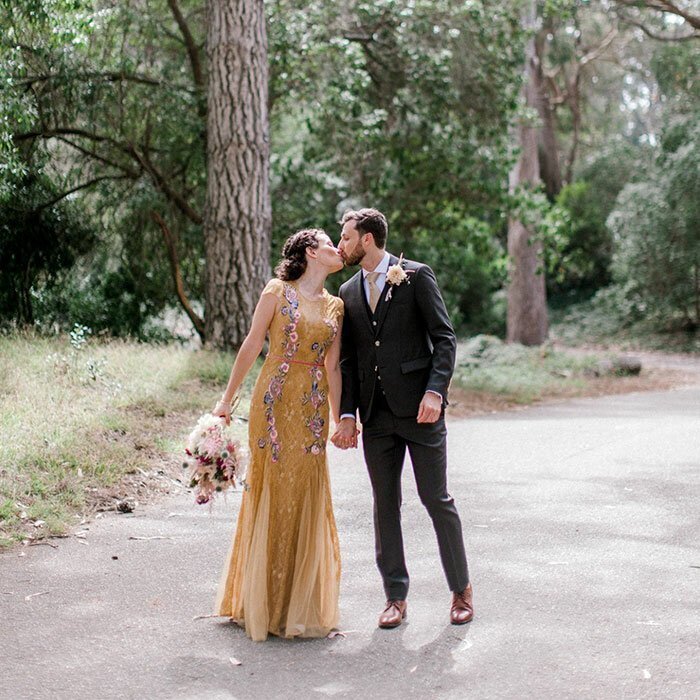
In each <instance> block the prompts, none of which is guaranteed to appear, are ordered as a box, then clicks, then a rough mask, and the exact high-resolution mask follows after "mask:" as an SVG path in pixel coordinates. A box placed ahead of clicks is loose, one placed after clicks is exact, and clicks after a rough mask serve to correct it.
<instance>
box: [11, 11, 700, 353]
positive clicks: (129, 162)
mask: <svg viewBox="0 0 700 700" xmlns="http://www.w3.org/2000/svg"><path fill="white" fill-rule="evenodd" d="M217 4H221V3H211V4H210V5H217ZM233 4H234V5H236V6H240V8H243V9H245V7H246V6H252V5H257V4H258V3H246V2H237V3H233ZM264 9H265V13H266V22H265V24H266V31H267V65H268V67H269V74H268V76H267V85H266V90H267V92H266V94H267V100H266V108H267V111H268V114H269V188H270V190H269V199H270V202H271V217H270V218H269V221H267V220H264V221H261V225H262V227H263V229H264V233H263V234H261V235H258V234H257V233H256V232H255V230H254V229H251V230H247V229H246V230H244V229H243V228H241V229H240V239H241V240H242V241H244V242H245V238H246V237H253V238H255V237H256V236H257V237H258V239H259V242H260V245H261V247H260V250H262V251H263V252H262V253H261V255H263V256H264V257H269V259H266V260H265V261H264V263H265V264H264V265H263V272H264V273H265V274H269V269H270V265H274V261H275V260H276V258H277V255H278V252H279V249H280V244H281V241H282V240H283V239H284V238H285V237H286V236H287V235H289V234H290V233H291V232H293V231H294V230H296V229H298V228H301V227H305V226H314V227H323V228H325V229H326V230H327V231H328V232H329V233H330V235H331V236H332V237H333V238H336V237H337V231H338V226H337V223H336V222H337V220H338V218H339V216H340V215H341V214H342V212H343V211H344V210H345V209H347V208H349V207H356V206H370V205H371V206H376V207H378V208H380V209H381V210H383V211H384V212H386V213H387V215H388V217H389V220H390V240H389V245H388V247H389V249H390V250H392V251H393V252H396V253H399V252H401V251H403V252H404V254H405V255H406V256H407V257H411V258H415V259H418V260H422V261H425V262H427V263H429V264H431V265H432V266H433V267H434V269H435V271H436V273H437V276H438V279H439V281H440V283H441V286H442V289H443V291H444V294H445V298H446V302H447V305H448V308H449V310H450V313H451V315H452V318H453V320H454V322H455V324H456V325H457V326H458V327H459V329H460V331H461V332H462V333H463V334H472V333H492V334H496V335H501V336H505V334H506V318H507V308H506V307H507V304H508V295H507V289H508V284H509V270H510V269H511V263H512V259H511V261H510V263H509V257H508V235H509V226H512V222H513V221H514V220H518V221H521V222H524V224H525V226H526V227H527V229H528V231H529V232H530V236H531V240H530V245H533V244H534V246H535V248H536V249H537V251H538V254H539V263H538V270H537V273H538V275H539V276H540V279H541V276H542V275H544V278H545V280H546V296H547V300H548V302H549V323H550V325H551V324H552V323H554V330H555V332H556V333H558V334H559V335H560V336H561V337H563V338H565V339H566V340H569V341H571V342H578V341H582V340H587V341H596V340H598V341H599V340H601V339H604V338H605V339H614V338H615V337H619V336H620V334H624V333H632V334H633V335H635V336H638V337H645V336H646V337H652V336H654V337H656V338H657V339H658V338H660V339H661V340H660V341H658V342H662V343H663V344H673V345H676V346H678V347H683V348H687V349H697V347H698V344H697V340H696V331H697V327H698V323H699V322H700V267H699V266H700V119H699V117H700V83H699V81H698V67H699V66H700V41H699V38H700V12H698V9H697V5H694V4H693V3H691V2H690V1H688V0H675V1H674V2H665V1H664V2H661V1H660V0H641V1H636V0H617V1H615V0H601V1H599V0H589V1H585V0H578V1H567V0H546V1H545V2H537V3H532V2H517V1H516V0H506V1H505V2H489V1H486V0H484V1H480V0H467V1H466V2H457V1H453V0H432V1H427V0H373V2H365V1H364V0H354V1H348V2H345V3H330V2H322V1H320V0H311V1H310V2H309V1H305V2H301V1H298V0H270V1H269V2H266V3H265V5H264ZM241 11H243V10H241ZM211 16H212V10H211V7H210V10H209V13H208V12H207V7H206V4H205V3H204V2H203V1H199V0H198V1H193V0H149V1H148V2H146V0H120V1H119V2H116V1H114V2H112V1H109V0H105V1H100V2H94V1H88V0H20V1H18V2H10V1H9V0H0V28H1V30H2V31H1V34H0V254H1V259H2V263H1V265H0V320H1V322H2V324H4V327H5V328H15V327H17V326H25V325H30V326H33V327H35V328H37V329H39V330H41V331H45V332H57V331H61V332H62V331H63V330H66V329H70V328H72V327H73V326H74V324H76V323H77V324H84V325H85V326H89V327H90V328H91V329H92V330H93V332H95V333H97V332H104V333H105V334H109V335H114V336H130V337H134V338H138V339H142V340H149V341H154V340H166V339H169V338H172V337H174V336H175V337H183V338H191V337H196V332H197V326H198V324H199V328H198V330H199V332H200V335H201V334H202V333H203V332H204V331H203V325H202V323H203V321H202V317H203V316H204V314H205V306H206V304H205V297H206V285H207V280H206V267H207V265H206V260H207V255H206V251H205V242H206V235H207V233H206V226H205V220H206V214H205V213H206V210H207V154H208V143H207V141H208V137H209V139H211V134H212V131H211V119H210V121H209V122H208V121H207V112H208V103H207V89H208V81H209V79H210V78H209V75H210V65H209V63H210V60H211V57H212V55H214V54H213V53H212V52H211V51H210V52H207V50H206V37H207V31H208V28H207V25H208V21H210V19H209V20H208V17H209V18H211ZM528 61H529V63H528ZM524 66H525V67H526V69H525V70H524ZM528 66H529V70H527V67H528ZM226 79H228V78H226ZM237 79H238V78H237V77H236V75H235V71H234V70H233V69H232V71H231V76H230V84H229V85H228V86H227V89H228V90H229V94H230V95H232V100H233V101H234V102H235V100H236V99H237V96H238V95H239V94H240V92H239V86H238V85H237V83H236V80H237ZM528 87H530V88H533V89H534V92H531V93H530V94H531V95H532V94H534V95H535V99H534V101H533V100H532V99H528V97H527V95H528V92H527V88H528ZM210 99H211V95H210ZM210 104H211V102H210ZM210 117H211V115H210ZM208 124H209V127H208ZM523 124H526V125H528V126H529V127H530V128H531V129H532V130H534V131H533V133H535V134H536V138H537V154H536V156H537V161H536V164H537V171H538V177H536V178H531V179H530V180H529V181H520V182H514V178H513V172H514V167H515V164H516V161H517V159H518V157H522V156H521V155H520V154H521V153H522V152H523V149H522V142H521V141H519V140H518V126H519V125H520V126H522V125H523ZM242 129H243V133H246V132H245V130H246V129H248V125H245V124H244V125H242ZM254 131H255V130H254V129H253V128H252V127H251V130H250V134H251V136H250V138H251V140H255V139H259V138H261V137H260V136H259V135H258V134H256V133H254ZM266 138H267V137H265V136H264V135H263V139H266ZM209 146H211V144H209ZM509 176H510V178H509ZM243 177H244V179H245V175H244V176H243ZM231 188H232V192H233V195H234V199H235V193H236V183H235V182H234V183H232V184H231ZM262 218H263V219H265V218H266V217H262ZM233 235H234V237H235V236H236V235H239V233H238V232H234V234H233ZM251 279H252V281H251V282H250V284H249V286H251V287H252V289H251V290H250V294H251V295H257V292H258V291H259V290H258V289H257V286H258V282H257V279H258V278H257V277H253V278H251ZM342 279H343V278H342V277H341V276H337V278H336V279H333V280H332V283H333V284H334V285H339V284H340V283H341V282H342ZM260 286H261V285H260ZM178 290H179V292H178ZM237 293H238V294H243V292H240V291H239V292H237ZM183 306H184V307H189V310H188V311H187V312H186V311H185V310H183ZM240 313H241V314H242V318H243V322H244V321H245V318H246V313H248V312H246V311H245V308H244V310H243V311H241V312H240ZM188 314H189V315H188ZM243 325H244V323H243ZM237 342H239V341H237V340H236V338H235V337H232V338H231V337H229V338H224V339H223V341H222V342H219V343H218V344H219V345H222V346H227V345H228V346H234V347H235V346H236V344H237Z"/></svg>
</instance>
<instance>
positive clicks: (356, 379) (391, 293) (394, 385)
mask: <svg viewBox="0 0 700 700" xmlns="http://www.w3.org/2000/svg"><path fill="white" fill-rule="evenodd" d="M396 263H398V259H397V258H396V257H395V256H394V255H392V256H391V261H390V263H389V265H390V266H391V265H395V264H396ZM402 266H403V268H404V270H405V271H406V274H407V275H408V278H407V279H406V280H404V281H403V282H402V283H401V284H399V285H390V284H389V282H388V281H387V283H386V284H385V286H384V289H383V290H382V294H381V296H380V300H379V303H378V305H377V308H376V310H375V313H374V314H373V313H372V312H371V311H370V308H369V305H368V304H367V299H366V296H365V290H364V281H363V278H362V270H360V271H358V273H357V274H356V275H354V276H353V277H352V278H350V279H349V280H348V281H347V282H345V284H343V285H342V286H341V287H340V298H341V299H342V300H343V302H344V304H345V317H344V320H343V335H342V347H341V359H340V367H341V371H342V376H343V394H342V400H341V406H340V408H341V410H340V412H341V414H343V413H352V414H354V413H355V411H356V409H359V411H360V420H361V421H362V422H363V423H365V422H366V421H367V420H368V419H369V417H370V414H371V411H372V401H373V398H374V396H375V387H376V383H377V382H379V383H380V385H381V388H382V390H383V391H384V393H385V395H386V401H387V403H388V405H389V408H390V409H391V411H392V413H393V414H394V415H395V416H398V417H402V418H408V417H412V416H416V415H417V414H418V407H419V404H420V402H421V399H422V398H423V395H424V394H425V392H426V390H428V389H429V390H432V391H436V392H438V393H439V394H441V395H442V397H443V405H444V404H446V403H447V388H448V385H449V383H450V379H451V378H452V372H453V370H454V364H455V348H456V338H455V332H454V329H453V328H452V324H451V323H450V319H449V316H448V314H447V310H446V309H445V303H444V301H443V299H442V295H441V294H440V290H439V289H438V285H437V281H436V279H435V275H434V273H433V271H432V270H431V269H430V267H428V266H427V265H423V264H422V263H417V262H413V261H411V260H403V261H402Z"/></svg>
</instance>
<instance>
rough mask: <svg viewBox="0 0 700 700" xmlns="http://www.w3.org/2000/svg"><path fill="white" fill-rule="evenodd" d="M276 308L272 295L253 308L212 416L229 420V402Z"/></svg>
mask: <svg viewBox="0 0 700 700" xmlns="http://www.w3.org/2000/svg"><path fill="white" fill-rule="evenodd" d="M276 307H277V297H276V296H275V295H274V294H269V293H268V294H262V295H261V296H260V300H259V301H258V305H257V306H256V307H255V313H254V314H253V323H252V325H251V327H250V331H249V332H248V335H247V336H246V337H245V340H244V341H243V343H242V345H241V348H240V350H239V351H238V354H237V355H236V359H235V361H234V363H233V367H232V368H231V376H230V377H229V380H228V384H227V385H226V391H224V395H223V396H222V397H221V400H220V401H219V403H217V404H216V407H215V408H214V410H213V411H212V413H213V414H214V415H222V416H224V417H225V418H226V422H227V423H228V421H229V420H230V415H231V401H232V399H233V397H234V396H235V395H236V392H237V391H238V389H239V388H240V386H241V384H242V383H243V379H244V378H245V376H246V374H248V372H249V370H250V368H251V367H252V366H253V363H254V362H255V359H256V358H257V356H258V355H259V354H260V352H261V350H262V347H263V344H264V342H265V336H266V335H267V330H268V328H269V327H270V324H271V323H272V318H273V317H274V315H275V309H276ZM227 408H228V411H227V410H226V409H227Z"/></svg>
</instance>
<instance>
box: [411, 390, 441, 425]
mask: <svg viewBox="0 0 700 700" xmlns="http://www.w3.org/2000/svg"><path fill="white" fill-rule="evenodd" d="M441 413H442V400H441V398H440V397H439V396H438V395H437V394H436V393H434V392H432V391H426V392H425V395H424V396H423V400H422V401H421V402H420V406H419V407H418V418H417V421H418V422H419V423H435V421H436V420H437V419H438V418H439V417H440V414H441Z"/></svg>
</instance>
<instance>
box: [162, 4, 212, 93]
mask: <svg viewBox="0 0 700 700" xmlns="http://www.w3.org/2000/svg"><path fill="white" fill-rule="evenodd" d="M168 5H169V6H170V10H171V12H172V13H173V17H174V18H175V21H176V22H177V26H178V27H179V29H180V32H181V33H182V38H183V39H184V40H185V46H186V47H187V54H188V56H189V57H190V66H191V67H192V76H193V77H194V84H195V85H196V86H197V87H198V88H199V89H200V90H204V88H205V87H206V86H205V83H204V72H203V71H202V63H201V61H200V60H199V49H198V48H197V42H196V41H195V40H194V37H193V36H192V32H191V31H190V28H189V26H188V24H187V20H186V19H185V17H184V15H183V14H182V12H181V11H180V8H179V6H178V4H177V0H168Z"/></svg>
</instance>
